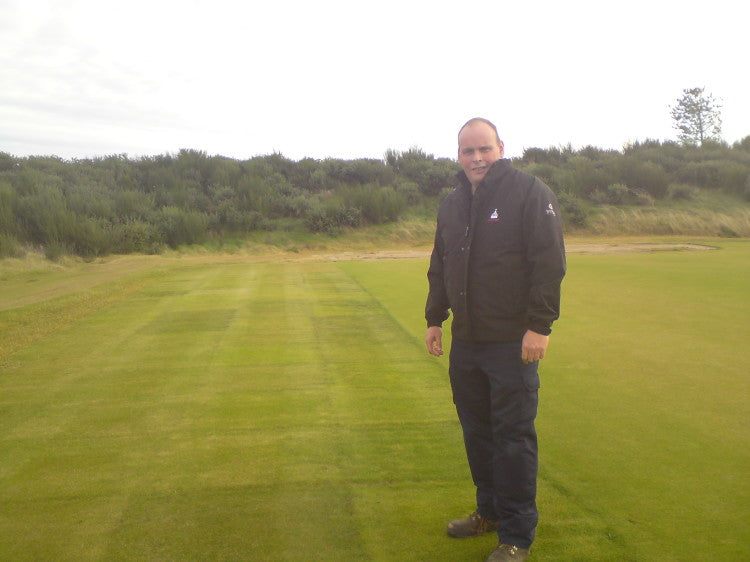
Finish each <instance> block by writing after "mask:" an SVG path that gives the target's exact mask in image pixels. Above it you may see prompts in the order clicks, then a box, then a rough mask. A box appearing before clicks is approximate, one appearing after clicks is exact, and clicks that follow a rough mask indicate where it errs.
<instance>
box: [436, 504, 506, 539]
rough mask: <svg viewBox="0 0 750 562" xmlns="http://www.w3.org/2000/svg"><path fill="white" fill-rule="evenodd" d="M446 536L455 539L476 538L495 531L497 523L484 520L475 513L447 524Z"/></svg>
mask: <svg viewBox="0 0 750 562" xmlns="http://www.w3.org/2000/svg"><path fill="white" fill-rule="evenodd" d="M447 530H448V535H449V536H451V537H453V538H456V539H465V538H467V537H478V536H479V535H484V534H485V533H489V532H491V531H497V521H492V520H491V519H485V518H484V517H482V516H481V515H479V511H475V512H474V513H472V514H471V515H469V516H467V517H464V518H462V519H454V520H453V521H451V522H450V523H448V529H447Z"/></svg>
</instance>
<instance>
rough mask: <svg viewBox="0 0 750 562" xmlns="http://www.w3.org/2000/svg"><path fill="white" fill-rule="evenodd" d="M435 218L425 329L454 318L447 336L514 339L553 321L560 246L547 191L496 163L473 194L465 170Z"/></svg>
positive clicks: (545, 329)
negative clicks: (450, 332)
mask: <svg viewBox="0 0 750 562" xmlns="http://www.w3.org/2000/svg"><path fill="white" fill-rule="evenodd" d="M458 179H459V182H460V185H459V187H457V188H456V189H455V190H454V191H452V192H451V193H450V194H449V195H448V196H447V197H446V198H445V200H444V201H443V203H442V204H441V206H440V211H439V212H438V220H437V230H436V232H435V246H434V248H433V250H432V257H431V259H430V269H429V271H428V272H427V278H428V280H429V284H430V289H429V294H428V296H427V305H426V307H425V318H426V319H427V326H428V327H429V326H442V323H443V321H445V320H446V319H447V318H448V309H449V308H450V310H451V311H452V312H453V324H452V332H453V336H454V337H457V338H460V339H464V340H471V341H520V340H521V338H522V337H523V334H524V333H525V332H526V330H527V329H531V330H532V331H534V332H537V333H539V334H545V335H546V334H549V333H550V332H551V326H552V322H554V321H555V320H556V319H557V318H558V316H559V315H560V283H561V282H562V279H563V276H564V275H565V247H564V243H563V236H562V224H561V220H560V211H559V207H558V204H557V199H556V198H555V196H554V194H553V193H552V190H550V188H549V187H547V186H546V185H545V184H544V183H542V182H541V181H540V180H539V179H537V178H535V177H534V176H531V175H529V174H526V173H524V172H521V171H520V170H516V169H515V168H513V166H511V164H510V161H509V160H498V161H497V162H495V163H494V164H493V165H492V167H491V168H490V169H489V170H488V172H487V175H486V176H485V177H484V179H483V180H482V182H481V183H480V184H479V185H478V187H477V190H476V193H475V194H474V195H472V192H471V184H470V183H469V181H468V179H467V178H466V175H465V174H464V172H460V173H459V174H458Z"/></svg>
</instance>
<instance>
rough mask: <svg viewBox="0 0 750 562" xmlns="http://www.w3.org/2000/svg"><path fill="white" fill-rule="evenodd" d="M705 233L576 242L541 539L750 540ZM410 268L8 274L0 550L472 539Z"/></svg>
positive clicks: (587, 547)
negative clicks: (671, 245)
mask: <svg viewBox="0 0 750 562" xmlns="http://www.w3.org/2000/svg"><path fill="white" fill-rule="evenodd" d="M711 243H715V244H717V245H719V246H721V247H722V249H721V250H718V251H710V252H658V253H651V254H625V255H573V256H570V260H569V263H570V272H569V275H568V277H567V278H566V281H565V285H564V300H563V317H562V319H561V320H560V321H559V323H558V324H557V325H556V326H555V331H554V333H553V337H552V347H551V349H550V353H549V356H548V358H547V359H545V360H544V364H543V368H542V390H541V408H540V415H539V420H538V428H539V434H540V441H541V451H542V452H541V472H540V487H539V488H540V489H539V506H540V511H541V523H540V527H539V531H538V538H537V542H536V543H535V545H534V555H533V558H534V559H535V560H699V559H705V557H706V556H709V557H710V558H711V559H712V560H742V559H747V558H749V557H750V547H748V543H750V534H749V533H748V531H747V526H746V525H745V523H744V522H745V521H746V520H747V518H748V515H750V497H749V495H748V486H747V476H746V475H747V474H748V469H750V455H748V452H747V445H748V437H749V436H750V435H749V432H748V429H747V419H748V407H747V405H746V404H747V400H746V398H747V396H748V390H750V389H749V388H748V379H747V368H746V365H747V364H748V363H749V362H750V352H749V351H748V346H747V345H746V344H745V341H744V340H745V338H746V335H745V333H744V332H745V331H746V330H745V329H744V327H745V326H747V318H748V315H749V314H750V299H749V298H748V292H747V279H748V278H749V277H750V243H749V242H748V241H745V240H738V241H734V240H731V241H728V240H723V241H720V242H716V241H711ZM118 264H119V265H118ZM425 268H426V261H425V260H423V259H420V260H381V261H348V262H323V261H309V260H283V261H282V260H278V259H275V260H269V261H262V260H258V259H256V258H243V257H242V256H216V255H206V256H201V255H199V256H190V257H184V258H182V259H167V258H163V257H153V258H151V257H150V258H143V259H142V260H136V262H133V263H131V264H129V265H128V266H127V267H124V266H122V264H120V262H118V261H117V260H111V261H105V262H102V263H98V264H68V265H66V266H60V267H55V268H48V269H43V270H39V271H36V270H34V271H22V270H21V271H19V272H8V271H6V272H0V278H1V279H2V283H3V288H4V289H7V291H6V290H4V291H3V292H2V293H0V335H1V336H2V342H3V344H4V347H3V349H4V350H5V351H4V354H3V355H0V428H2V433H0V505H2V509H0V559H3V560H72V559H75V560H80V559H85V560H124V559H149V560H207V559H224V560H228V559H235V560H297V559H300V558H302V559H306V560H368V559H370V560H384V561H387V560H405V561H406V560H482V559H483V557H484V556H486V554H487V553H488V552H489V551H490V550H491V549H492V547H493V538H492V537H491V536H488V537H483V538H481V539H475V540H469V541H456V540H451V539H448V538H447V537H445V535H444V527H445V523H446V521H447V520H448V519H449V518H451V517H455V516H459V515H462V514H464V513H466V512H467V510H470V509H472V498H473V487H472V485H471V482H470V479H469V475H468V469H467V467H466V462H465V459H464V453H463V445H462V441H461V435H460V428H459V426H458V423H457V421H456V416H455V413H454V410H453V405H452V403H451V398H450V389H449V384H448V380H447V358H446V357H443V358H440V359H436V358H432V357H429V356H428V355H427V354H426V352H425V351H424V349H423V343H422V337H423V332H424V321H423V320H422V314H423V305H424V296H425V291H426V278H425ZM71 279H72V281H71ZM24 286H26V287H27V290H26V292H24ZM43 295H46V297H45V296H43ZM50 311H54V314H52V313H51V312H50ZM446 339H448V340H449V339H450V335H449V332H448V333H447V334H446ZM8 342H11V343H8Z"/></svg>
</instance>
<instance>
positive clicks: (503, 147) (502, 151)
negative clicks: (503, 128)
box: [497, 141, 505, 158]
mask: <svg viewBox="0 0 750 562" xmlns="http://www.w3.org/2000/svg"><path fill="white" fill-rule="evenodd" d="M497 146H499V147H500V158H505V144H504V143H503V141H500V143H499V144H498V145H497Z"/></svg>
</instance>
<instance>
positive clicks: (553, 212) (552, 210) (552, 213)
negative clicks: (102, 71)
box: [544, 203, 557, 217]
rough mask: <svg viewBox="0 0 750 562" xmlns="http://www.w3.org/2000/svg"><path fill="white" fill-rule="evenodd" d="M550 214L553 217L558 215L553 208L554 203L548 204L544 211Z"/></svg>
mask: <svg viewBox="0 0 750 562" xmlns="http://www.w3.org/2000/svg"><path fill="white" fill-rule="evenodd" d="M544 212H545V213H547V214H548V215H552V216H553V217H555V216H557V215H555V210H554V209H553V208H552V203H549V204H547V208H546V209H545V211H544Z"/></svg>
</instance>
